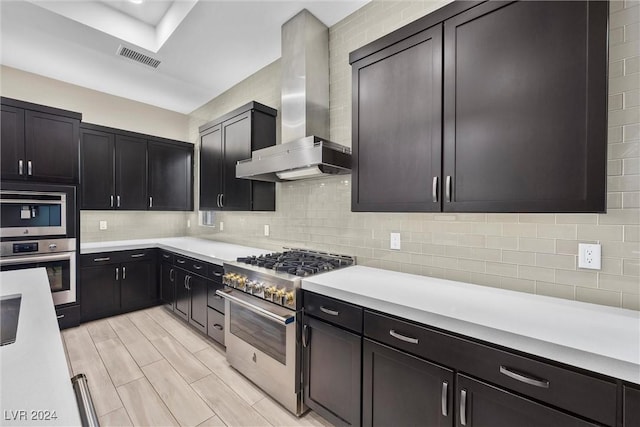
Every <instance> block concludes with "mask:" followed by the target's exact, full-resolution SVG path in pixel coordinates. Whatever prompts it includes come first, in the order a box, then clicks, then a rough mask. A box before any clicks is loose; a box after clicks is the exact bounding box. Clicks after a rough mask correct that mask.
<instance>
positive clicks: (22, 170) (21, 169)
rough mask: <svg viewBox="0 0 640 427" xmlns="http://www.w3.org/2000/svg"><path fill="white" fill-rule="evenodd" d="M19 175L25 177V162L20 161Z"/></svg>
mask: <svg viewBox="0 0 640 427" xmlns="http://www.w3.org/2000/svg"><path fill="white" fill-rule="evenodd" d="M18 175H24V161H22V160H18Z"/></svg>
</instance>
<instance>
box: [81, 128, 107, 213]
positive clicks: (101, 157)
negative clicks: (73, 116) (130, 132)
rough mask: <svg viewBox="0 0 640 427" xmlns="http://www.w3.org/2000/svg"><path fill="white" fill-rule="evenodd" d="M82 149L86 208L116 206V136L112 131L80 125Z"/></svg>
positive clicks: (83, 189) (83, 200)
mask: <svg viewBox="0 0 640 427" xmlns="http://www.w3.org/2000/svg"><path fill="white" fill-rule="evenodd" d="M80 152H81V162H80V186H81V194H82V201H81V203H82V209H100V210H105V209H113V208H114V207H115V186H114V175H115V169H114V152H115V136H114V135H113V134H112V133H107V132H100V131H97V130H90V129H80Z"/></svg>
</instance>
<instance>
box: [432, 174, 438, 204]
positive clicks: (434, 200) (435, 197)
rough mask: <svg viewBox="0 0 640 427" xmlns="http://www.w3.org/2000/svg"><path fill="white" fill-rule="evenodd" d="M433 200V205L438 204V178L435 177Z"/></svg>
mask: <svg viewBox="0 0 640 427" xmlns="http://www.w3.org/2000/svg"><path fill="white" fill-rule="evenodd" d="M431 200H432V201H433V203H437V202H438V177H437V176H434V177H433V184H432V186H431Z"/></svg>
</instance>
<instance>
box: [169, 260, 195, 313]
mask: <svg viewBox="0 0 640 427" xmlns="http://www.w3.org/2000/svg"><path fill="white" fill-rule="evenodd" d="M174 269H175V272H176V273H175V276H174V277H175V278H176V279H175V280H176V293H175V295H176V299H175V304H174V306H173V312H174V313H175V314H177V315H178V316H179V317H181V318H183V319H184V320H189V305H190V304H191V301H190V298H189V289H187V273H186V272H185V271H184V270H180V269H177V268H175V267H174Z"/></svg>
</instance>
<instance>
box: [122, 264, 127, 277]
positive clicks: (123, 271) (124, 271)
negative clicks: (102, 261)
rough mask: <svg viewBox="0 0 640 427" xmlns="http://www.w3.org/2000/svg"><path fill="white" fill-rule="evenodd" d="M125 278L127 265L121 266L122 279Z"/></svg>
mask: <svg viewBox="0 0 640 427" xmlns="http://www.w3.org/2000/svg"><path fill="white" fill-rule="evenodd" d="M126 278H127V267H122V280H125V279H126Z"/></svg>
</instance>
